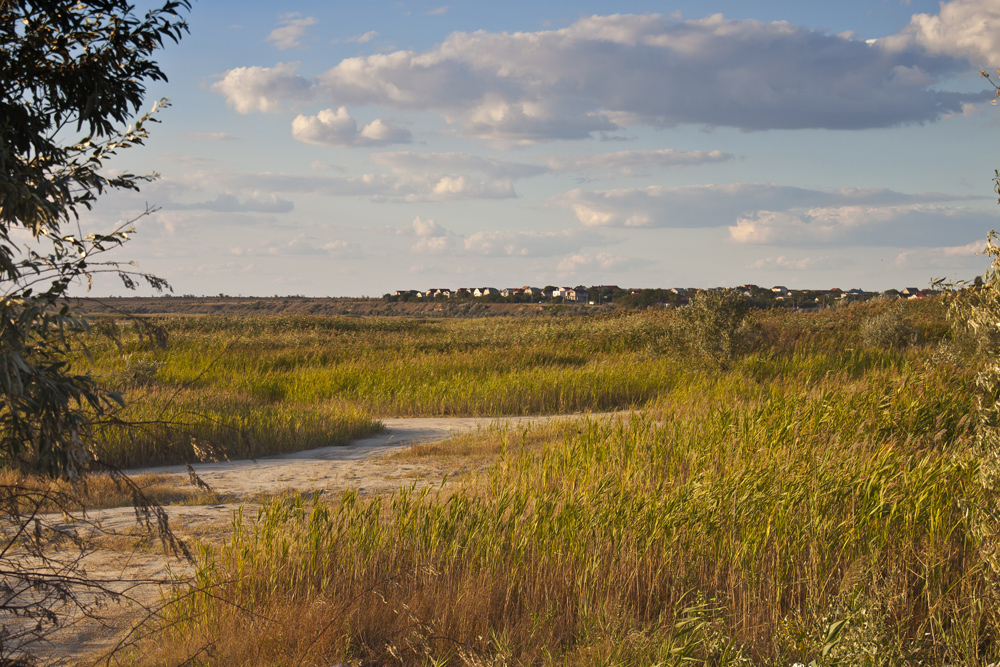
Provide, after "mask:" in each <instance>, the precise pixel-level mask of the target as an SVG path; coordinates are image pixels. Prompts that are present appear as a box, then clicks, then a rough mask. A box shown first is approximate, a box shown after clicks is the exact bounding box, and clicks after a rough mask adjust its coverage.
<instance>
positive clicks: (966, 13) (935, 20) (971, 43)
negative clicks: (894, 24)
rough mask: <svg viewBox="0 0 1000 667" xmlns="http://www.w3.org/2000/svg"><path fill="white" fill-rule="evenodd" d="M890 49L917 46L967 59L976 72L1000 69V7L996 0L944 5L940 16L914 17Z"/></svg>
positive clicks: (891, 40)
mask: <svg viewBox="0 0 1000 667" xmlns="http://www.w3.org/2000/svg"><path fill="white" fill-rule="evenodd" d="M885 42H886V45H887V47H889V48H897V49H903V48H906V47H907V46H909V45H910V44H917V45H919V46H921V47H923V48H924V49H926V50H927V51H928V52H930V53H935V54H946V55H951V56H960V57H964V58H967V59H968V60H969V61H970V62H971V63H972V64H973V66H974V67H975V68H976V69H990V68H993V67H997V66H1000V4H997V3H996V2H995V1H994V0H953V1H952V2H942V3H941V6H940V11H939V12H938V13H937V14H914V15H913V16H912V17H911V18H910V24H909V25H908V26H907V27H906V28H905V29H904V30H903V31H902V33H900V35H898V36H894V37H892V38H889V39H887V40H885Z"/></svg>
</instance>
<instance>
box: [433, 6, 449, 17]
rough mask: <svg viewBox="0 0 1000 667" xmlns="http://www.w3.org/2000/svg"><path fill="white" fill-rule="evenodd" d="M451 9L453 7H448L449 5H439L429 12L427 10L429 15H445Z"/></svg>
mask: <svg viewBox="0 0 1000 667" xmlns="http://www.w3.org/2000/svg"><path fill="white" fill-rule="evenodd" d="M449 9H451V8H450V7H448V5H444V6H441V7H437V8H435V9H432V10H430V11H429V12H427V16H444V15H445V14H447V13H448V10H449Z"/></svg>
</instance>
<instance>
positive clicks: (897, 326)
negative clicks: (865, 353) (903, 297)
mask: <svg viewBox="0 0 1000 667" xmlns="http://www.w3.org/2000/svg"><path fill="white" fill-rule="evenodd" d="M858 334H859V336H860V339H861V343H862V345H864V346H865V347H878V348H886V349H891V348H896V349H900V348H904V347H906V346H907V345H909V344H910V343H915V342H916V337H917V335H916V331H914V329H913V327H911V326H910V325H909V324H907V322H906V320H904V319H903V304H902V302H896V303H894V304H892V305H891V306H889V307H888V308H886V309H885V310H883V311H882V312H881V313H879V314H878V315H873V316H871V317H868V318H865V320H863V321H862V322H861V327H860V330H859V332H858Z"/></svg>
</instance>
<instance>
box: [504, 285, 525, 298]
mask: <svg viewBox="0 0 1000 667" xmlns="http://www.w3.org/2000/svg"><path fill="white" fill-rule="evenodd" d="M523 293H524V289H522V288H519V287H505V288H504V289H502V290H500V296H517V295H518V294H523Z"/></svg>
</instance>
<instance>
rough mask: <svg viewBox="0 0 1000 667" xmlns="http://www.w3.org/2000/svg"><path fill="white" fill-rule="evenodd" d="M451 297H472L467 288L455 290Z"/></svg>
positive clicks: (470, 290)
mask: <svg viewBox="0 0 1000 667" xmlns="http://www.w3.org/2000/svg"><path fill="white" fill-rule="evenodd" d="M452 296H456V297H461V296H472V289H470V288H468V287H459V288H458V289H457V290H455V293H454V294H452Z"/></svg>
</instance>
